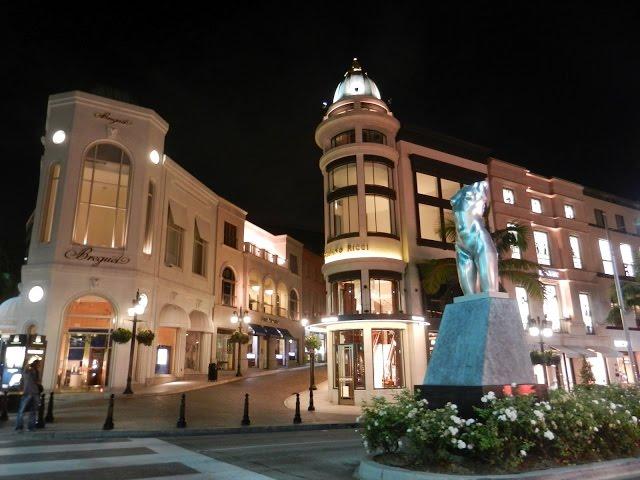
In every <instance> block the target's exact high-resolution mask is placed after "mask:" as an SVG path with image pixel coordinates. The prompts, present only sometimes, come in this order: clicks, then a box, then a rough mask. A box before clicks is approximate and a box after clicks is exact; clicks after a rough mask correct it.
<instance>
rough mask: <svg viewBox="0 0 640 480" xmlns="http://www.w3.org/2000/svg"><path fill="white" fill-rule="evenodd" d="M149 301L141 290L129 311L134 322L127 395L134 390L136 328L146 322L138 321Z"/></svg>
mask: <svg viewBox="0 0 640 480" xmlns="http://www.w3.org/2000/svg"><path fill="white" fill-rule="evenodd" d="M148 301H149V299H148V298H147V296H146V295H145V294H144V293H142V294H141V293H140V290H138V291H137V292H136V298H134V299H133V307H130V308H129V310H128V313H129V316H130V317H133V319H132V320H131V321H132V322H133V329H132V330H133V331H132V334H131V349H130V350H129V370H128V373H127V388H125V389H124V392H122V393H123V394H125V395H131V394H132V393H133V390H131V373H132V370H133V354H134V351H135V348H136V327H137V325H138V322H143V321H144V320H138V315H142V314H143V313H144V310H145V308H147V303H148Z"/></svg>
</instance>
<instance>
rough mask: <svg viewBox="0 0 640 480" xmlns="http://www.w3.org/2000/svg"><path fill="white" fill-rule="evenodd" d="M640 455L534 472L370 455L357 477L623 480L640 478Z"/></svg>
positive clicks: (386, 479) (370, 479) (381, 479)
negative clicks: (466, 471)
mask: <svg viewBox="0 0 640 480" xmlns="http://www.w3.org/2000/svg"><path fill="white" fill-rule="evenodd" d="M639 471H640V458H621V459H617V460H608V461H605V462H597V463H585V464H583V465H576V466H572V467H558V468H549V469H546V470H536V471H531V472H522V473H511V474H499V475H498V474H494V475H449V474H446V473H430V472H420V471H415V470H407V469H404V468H398V467H390V466H387V465H383V464H381V463H378V462H376V461H374V460H372V458H371V457H367V458H365V459H363V460H360V465H359V466H358V469H357V471H356V473H355V474H354V477H355V478H358V479H360V480H483V479H484V480H497V479H499V480H518V479H527V480H543V479H545V480H546V479H554V480H590V479H593V480H595V479H607V480H622V479H630V478H637V475H638V472H639Z"/></svg>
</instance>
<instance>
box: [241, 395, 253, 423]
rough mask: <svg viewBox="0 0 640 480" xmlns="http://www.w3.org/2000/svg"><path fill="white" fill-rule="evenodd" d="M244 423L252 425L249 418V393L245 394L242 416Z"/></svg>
mask: <svg viewBox="0 0 640 480" xmlns="http://www.w3.org/2000/svg"><path fill="white" fill-rule="evenodd" d="M242 425H245V426H246V425H251V420H249V394H248V393H245V394H244V415H243V416H242Z"/></svg>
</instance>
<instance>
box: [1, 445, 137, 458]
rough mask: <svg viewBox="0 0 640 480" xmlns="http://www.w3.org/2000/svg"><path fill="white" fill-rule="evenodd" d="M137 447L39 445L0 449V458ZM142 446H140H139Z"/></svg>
mask: <svg viewBox="0 0 640 480" xmlns="http://www.w3.org/2000/svg"><path fill="white" fill-rule="evenodd" d="M135 446H139V445H135V444H134V443H133V442H129V441H127V442H109V443H73V444H68V443H65V444H56V445H39V446H33V447H32V446H27V445H22V446H19V447H4V448H0V456H5V455H20V454H23V453H55V452H68V451H69V450H74V451H78V452H80V451H83V452H85V451H87V450H101V449H103V448H131V447H135ZM140 446H142V445H140Z"/></svg>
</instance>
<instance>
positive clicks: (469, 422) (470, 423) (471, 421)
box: [465, 418, 476, 425]
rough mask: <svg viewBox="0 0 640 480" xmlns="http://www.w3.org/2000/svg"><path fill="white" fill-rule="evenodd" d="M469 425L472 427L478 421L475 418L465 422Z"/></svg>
mask: <svg viewBox="0 0 640 480" xmlns="http://www.w3.org/2000/svg"><path fill="white" fill-rule="evenodd" d="M465 423H466V424H467V425H472V424H474V423H476V421H475V420H474V419H473V418H468V419H467V421H466V422H465Z"/></svg>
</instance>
